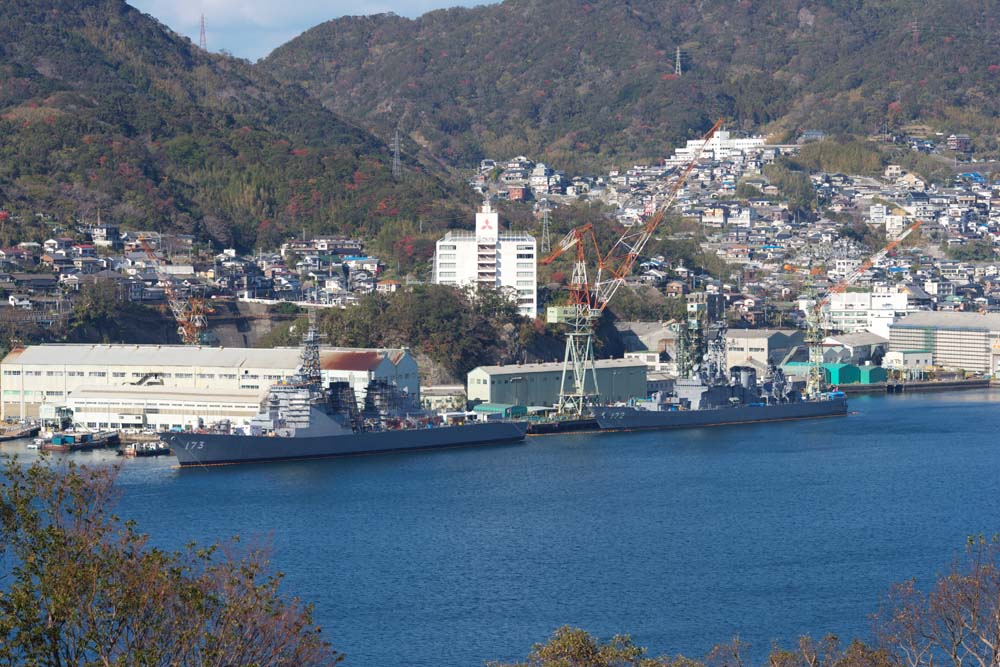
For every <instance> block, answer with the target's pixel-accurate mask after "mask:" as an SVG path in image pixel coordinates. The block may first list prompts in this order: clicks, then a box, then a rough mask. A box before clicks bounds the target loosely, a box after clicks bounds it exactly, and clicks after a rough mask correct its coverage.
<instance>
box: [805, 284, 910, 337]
mask: <svg viewBox="0 0 1000 667" xmlns="http://www.w3.org/2000/svg"><path fill="white" fill-rule="evenodd" d="M907 298H908V297H907V294H906V292H904V291H903V290H900V289H897V288H895V287H884V286H883V287H875V288H873V289H872V290H871V291H858V292H839V293H834V294H831V295H830V297H829V302H828V303H827V305H826V306H824V312H825V316H826V318H827V321H828V322H829V323H830V328H831V329H834V330H836V331H841V332H843V333H856V332H860V331H868V332H870V333H873V334H877V335H879V336H882V337H883V338H888V337H889V325H891V324H892V323H893V322H894V321H896V320H897V319H899V318H900V317H903V316H905V315H906V313H907V312H908V311H907ZM810 305H811V302H810V301H809V300H803V301H802V302H801V303H800V308H801V309H802V310H806V309H808V308H809V307H810Z"/></svg>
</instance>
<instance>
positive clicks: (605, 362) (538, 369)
mask: <svg viewBox="0 0 1000 667" xmlns="http://www.w3.org/2000/svg"><path fill="white" fill-rule="evenodd" d="M640 366H641V367H643V368H645V367H646V362H644V361H637V360H635V359H598V360H597V361H595V362H594V367H595V368H597V369H598V370H601V369H602V368H637V367H640ZM562 368H563V362H561V361H553V362H549V363H544V364H511V365H510V366H479V367H478V368H474V369H472V371H470V372H472V373H474V372H475V371H483V372H485V373H487V374H488V375H505V374H509V373H544V372H551V371H562Z"/></svg>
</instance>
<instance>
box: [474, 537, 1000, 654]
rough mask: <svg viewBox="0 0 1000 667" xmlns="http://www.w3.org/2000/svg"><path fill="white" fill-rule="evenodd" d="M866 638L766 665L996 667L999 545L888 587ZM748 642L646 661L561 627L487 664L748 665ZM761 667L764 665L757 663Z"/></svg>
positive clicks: (632, 648)
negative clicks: (512, 659) (517, 655)
mask: <svg viewBox="0 0 1000 667" xmlns="http://www.w3.org/2000/svg"><path fill="white" fill-rule="evenodd" d="M872 621H873V639H872V640H871V641H862V640H858V639H855V640H853V641H851V642H849V643H847V644H846V645H845V644H844V643H843V642H841V640H840V639H839V638H838V637H836V636H834V635H828V636H826V637H824V638H823V639H820V640H815V639H813V638H811V637H808V636H805V637H800V638H799V640H798V642H797V644H796V645H795V646H794V647H792V648H784V647H781V646H779V645H777V644H776V645H774V646H773V647H772V649H771V651H770V652H769V653H768V655H767V657H766V667H998V666H1000V540H998V538H996V537H994V538H993V539H986V538H983V537H981V536H980V537H975V538H970V539H969V542H968V544H967V546H966V553H965V557H964V558H962V559H958V560H956V561H955V562H954V563H953V564H952V566H951V568H950V569H949V570H948V571H947V572H945V573H944V574H941V575H939V576H938V577H937V579H936V580H935V581H934V583H933V585H932V586H931V587H930V588H929V589H928V590H926V591H924V590H921V589H920V588H919V587H918V586H917V583H916V581H915V580H913V579H910V580H907V581H904V582H902V583H900V584H896V585H894V586H893V587H892V588H891V590H890V592H889V594H888V595H887V596H886V598H885V600H884V602H883V604H882V605H881V607H880V608H879V610H878V612H877V613H876V614H874V615H873V616H872ZM753 664H756V663H753V662H751V660H750V659H749V658H748V645H747V644H746V643H745V642H743V641H741V640H740V639H738V638H737V639H734V640H733V641H731V642H729V643H727V644H720V645H718V646H716V647H715V648H714V649H712V651H711V652H710V653H709V654H708V655H707V656H706V657H705V658H703V659H700V660H697V659H691V658H687V657H685V656H682V655H678V656H660V657H652V656H650V655H648V653H647V651H646V649H645V648H643V647H641V646H637V645H636V644H634V643H633V641H632V639H631V637H629V636H628V635H616V636H614V637H612V638H611V639H610V640H608V641H606V642H605V641H601V640H600V639H599V638H597V637H595V636H593V635H591V634H590V633H588V632H586V631H584V630H580V629H578V628H572V627H569V626H564V627H562V628H559V629H558V630H556V631H555V633H554V634H553V635H552V637H551V638H550V639H549V640H548V641H547V642H546V643H544V644H536V645H535V646H534V647H533V648H532V650H531V652H530V653H529V654H528V657H527V659H526V660H524V661H523V662H516V663H501V662H491V663H488V667H750V666H751V665H753ZM761 664H762V665H763V664H765V663H761Z"/></svg>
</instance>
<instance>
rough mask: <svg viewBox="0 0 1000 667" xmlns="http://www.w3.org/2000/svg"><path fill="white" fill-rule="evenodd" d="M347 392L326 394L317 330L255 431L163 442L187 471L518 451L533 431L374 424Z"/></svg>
mask: <svg viewBox="0 0 1000 667" xmlns="http://www.w3.org/2000/svg"><path fill="white" fill-rule="evenodd" d="M342 389H346V391H341V392H339V393H338V394H337V396H332V394H331V393H329V392H328V391H327V390H326V389H325V388H324V387H323V384H322V379H321V374H320V366H319V343H318V337H317V335H316V332H315V330H314V329H312V328H310V329H309V331H308V333H307V334H306V336H305V339H304V342H303V351H302V365H301V367H300V369H299V371H298V373H297V374H296V376H294V377H293V378H291V379H290V380H289V381H285V382H279V383H277V384H275V385H272V386H271V387H270V388H269V390H268V392H267V395H266V397H265V398H264V400H263V402H262V404H261V412H260V414H258V415H257V416H256V417H254V418H253V419H252V420H251V422H250V424H249V425H248V426H244V427H238V428H233V427H230V426H229V425H227V424H222V425H218V426H216V427H215V428H210V429H207V430H205V431H204V432H200V431H199V432H184V433H167V434H164V435H163V436H162V438H163V440H164V441H165V442H166V443H167V444H168V445H169V446H170V449H171V451H172V452H173V453H174V455H175V456H176V457H177V460H178V461H179V462H180V464H181V466H204V465H218V464H233V463H251V462H260V461H290V460H302V459H322V458H332V457H338V456H352V455H360V454H378V453H387V452H401V451H410V450H421V449H437V448H443V447H469V446H478V445H487V444H495V443H513V442H519V441H522V440H524V436H525V432H526V430H527V424H525V423H518V422H507V421H497V422H492V421H490V422H482V423H473V424H462V425H455V426H448V425H435V424H434V421H433V420H428V419H424V420H418V421H413V420H409V419H407V418H405V417H402V418H393V417H392V416H391V415H378V416H375V417H374V418H373V417H372V416H371V414H368V415H363V414H361V413H360V411H358V410H357V407H356V404H355V400H354V390H353V389H352V388H350V387H342ZM345 396H346V397H347V398H346V400H345ZM334 399H336V400H334Z"/></svg>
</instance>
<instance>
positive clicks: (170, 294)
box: [139, 237, 214, 345]
mask: <svg viewBox="0 0 1000 667" xmlns="http://www.w3.org/2000/svg"><path fill="white" fill-rule="evenodd" d="M139 245H141V246H142V249H143V252H145V253H146V257H147V258H149V260H150V262H152V264H153V267H154V269H155V271H156V278H157V280H158V281H159V282H160V283H161V284H162V285H163V291H164V292H165V294H166V297H167V304H168V305H169V306H170V312H171V314H172V315H173V316H174V320H175V321H176V322H177V335H178V336H180V337H181V340H182V341H183V342H184V344H185V345H197V344H198V343H200V342H201V334H202V332H203V331H204V330H205V329H206V328H207V327H208V319H207V316H208V315H209V314H210V313H212V312H214V311H213V310H212V308H210V307H209V306H208V305H207V304H206V303H205V299H204V298H202V297H200V296H195V295H193V294H192V295H189V296H188V297H187V298H185V297H183V296H181V295H180V294H178V293H177V291H176V290H175V289H174V280H173V278H172V277H170V276H169V275H167V274H166V272H165V271H163V265H162V264H161V262H160V258H159V257H157V256H156V253H154V252H153V248H152V246H150V245H149V242H148V241H147V240H146V239H145V238H143V237H140V238H139Z"/></svg>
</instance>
